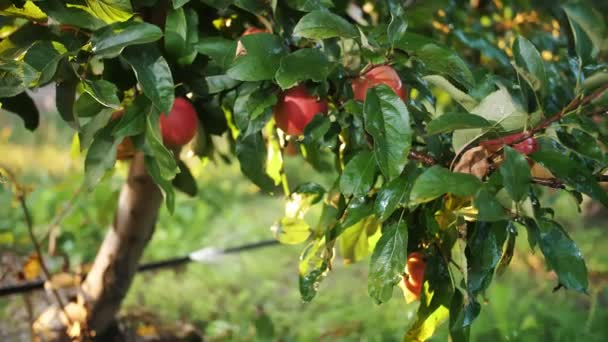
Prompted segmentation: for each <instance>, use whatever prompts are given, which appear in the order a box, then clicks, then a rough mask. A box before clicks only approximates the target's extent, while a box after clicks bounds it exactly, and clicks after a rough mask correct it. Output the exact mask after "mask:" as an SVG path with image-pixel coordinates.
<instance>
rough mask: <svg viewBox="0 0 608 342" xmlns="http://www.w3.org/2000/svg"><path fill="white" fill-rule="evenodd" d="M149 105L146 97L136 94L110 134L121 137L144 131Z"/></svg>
mask: <svg viewBox="0 0 608 342" xmlns="http://www.w3.org/2000/svg"><path fill="white" fill-rule="evenodd" d="M151 106H152V104H151V103H150V100H148V98H146V97H145V96H143V95H139V96H137V97H136V98H135V100H134V101H133V102H132V103H131V104H130V105H129V106H128V107H127V108H126V109H125V112H124V114H123V115H122V117H121V118H120V121H118V123H117V124H116V125H115V126H114V129H113V130H112V135H114V136H115V137H117V138H119V139H122V138H124V137H131V136H134V135H139V134H142V133H145V131H146V126H147V117H146V115H147V113H148V112H149V111H150V108H151ZM178 164H179V163H178ZM178 166H179V165H178Z"/></svg>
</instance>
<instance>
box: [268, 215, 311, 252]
mask: <svg viewBox="0 0 608 342" xmlns="http://www.w3.org/2000/svg"><path fill="white" fill-rule="evenodd" d="M271 230H272V232H273V234H274V237H275V238H276V239H277V240H279V241H280V242H281V243H285V244H290V245H294V244H298V243H302V242H304V241H306V239H308V237H309V236H310V234H311V233H312V230H311V229H310V226H309V225H308V223H306V221H304V220H303V219H299V218H292V217H284V218H282V219H281V221H279V222H278V223H275V224H274V225H273V226H272V228H271Z"/></svg>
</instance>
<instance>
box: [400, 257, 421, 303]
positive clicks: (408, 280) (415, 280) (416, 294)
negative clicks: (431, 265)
mask: <svg viewBox="0 0 608 342" xmlns="http://www.w3.org/2000/svg"><path fill="white" fill-rule="evenodd" d="M425 269H426V263H425V262H424V256H423V255H422V253H420V252H412V253H410V254H409V255H408V256H407V264H406V265H405V275H404V277H403V282H404V284H405V287H406V289H407V290H408V292H409V293H410V295H411V296H412V297H413V298H415V299H419V298H420V293H421V292H422V285H423V284H424V271H425Z"/></svg>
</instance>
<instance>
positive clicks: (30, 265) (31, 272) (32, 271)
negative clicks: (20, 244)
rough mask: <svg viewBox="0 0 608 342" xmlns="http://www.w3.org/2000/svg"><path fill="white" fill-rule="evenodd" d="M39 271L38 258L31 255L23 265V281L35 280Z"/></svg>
mask: <svg viewBox="0 0 608 342" xmlns="http://www.w3.org/2000/svg"><path fill="white" fill-rule="evenodd" d="M41 270H42V268H41V266H40V258H39V257H38V256H37V255H31V256H30V257H29V258H28V259H27V261H26V262H25V264H24V265H23V270H22V272H23V277H24V278H25V280H32V279H36V278H38V275H40V271H41Z"/></svg>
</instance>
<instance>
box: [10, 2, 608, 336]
mask: <svg viewBox="0 0 608 342" xmlns="http://www.w3.org/2000/svg"><path fill="white" fill-rule="evenodd" d="M401 3H402V2H398V1H393V0H388V1H379V2H365V1H341V0H335V1H331V0H316V1H310V0H308V1H299V0H289V1H270V2H265V1H252V0H235V1H216V0H201V1H188V0H185V1H184V0H181V1H178V0H173V1H164V0H133V1H125V0H99V1H88V0H87V1H78V0H74V1H69V2H67V3H65V2H60V1H57V0H44V1H43V0H41V1H11V2H9V1H0V23H1V25H2V29H1V30H0V37H1V39H2V40H1V41H0V69H1V70H2V73H0V103H2V108H3V109H6V110H9V111H12V112H15V113H17V114H18V115H20V116H21V117H22V118H23V119H24V122H25V125H26V127H28V128H30V129H34V128H35V127H36V126H37V123H38V115H37V112H36V110H35V107H34V106H33V103H32V100H31V99H30V97H29V95H28V94H27V92H25V90H26V89H30V88H36V87H40V86H43V85H46V84H49V83H55V84H56V86H57V96H56V100H57V109H58V112H59V114H60V115H61V117H62V118H63V119H64V120H65V121H66V122H67V123H68V124H69V125H71V126H72V127H73V128H74V129H75V130H76V131H77V142H78V143H79V146H80V149H81V150H83V151H85V150H86V151H87V152H86V161H85V171H86V177H85V179H86V184H87V186H91V187H92V186H94V185H95V184H96V183H97V182H98V181H99V180H100V179H101V177H102V176H103V175H104V173H105V172H107V171H108V170H110V169H111V168H112V167H113V166H114V164H115V161H116V147H117V145H118V144H119V143H120V142H121V141H122V139H124V138H125V137H131V139H132V140H133V141H134V144H135V146H136V148H137V149H138V150H140V151H143V152H144V154H145V161H146V167H147V169H148V171H149V172H150V174H151V175H152V176H153V178H154V179H155V180H156V182H157V183H158V185H159V186H160V187H161V188H162V189H163V192H164V194H165V198H166V202H167V206H168V208H169V209H170V210H171V209H172V208H173V206H174V187H178V188H180V189H183V190H185V191H186V192H190V193H191V192H192V189H191V188H192V187H193V186H194V185H193V183H194V182H192V180H191V176H189V172H188V169H187V168H186V167H185V165H184V164H183V163H181V162H176V156H175V155H174V153H175V151H171V150H169V149H167V148H166V147H165V146H164V145H163V143H162V139H161V138H160V133H159V125H158V120H159V116H160V115H162V114H161V113H168V112H169V110H170V108H171V106H172V103H173V100H174V98H175V97H178V96H188V97H189V98H190V99H191V100H192V102H193V103H194V104H195V106H196V109H197V111H198V114H199V119H200V122H201V125H200V127H199V133H198V136H197V138H196V140H195V142H194V143H193V145H192V149H193V151H194V152H195V153H196V154H197V155H199V156H203V157H211V158H212V157H214V156H217V155H221V156H222V157H224V158H225V159H229V157H228V156H226V155H225V153H224V152H220V151H219V150H218V149H217V148H216V146H214V141H216V140H215V139H211V136H216V137H217V138H218V139H224V140H226V141H228V142H229V146H230V147H231V149H230V151H231V152H232V153H233V154H234V155H235V156H236V159H238V161H239V163H240V166H241V170H242V172H243V174H244V175H245V176H247V177H248V178H250V179H251V180H252V181H253V182H254V183H255V184H256V185H258V186H259V187H260V188H261V189H262V190H264V191H269V192H274V191H276V190H277V188H280V186H282V187H283V189H284V190H286V191H285V192H286V193H288V194H289V196H288V198H287V203H286V213H285V216H284V217H283V218H282V219H280V221H279V222H278V223H277V225H276V226H275V227H274V231H275V234H276V236H277V238H278V239H279V240H280V241H282V242H284V243H303V242H306V243H307V245H306V247H305V249H304V251H303V253H302V256H301V261H300V267H299V272H300V289H301V293H302V298H303V299H304V300H312V299H313V297H314V296H315V295H316V292H317V289H318V286H319V283H320V282H321V280H322V279H323V278H324V277H325V276H326V275H327V273H328V272H329V271H330V270H331V267H332V262H333V260H334V254H335V250H336V247H339V248H338V249H339V251H340V252H341V254H342V256H343V258H344V260H345V262H348V263H350V262H357V261H360V260H362V259H364V258H366V257H368V256H370V255H371V258H370V272H369V280H368V281H369V294H370V296H371V297H373V298H374V299H375V300H376V301H377V302H378V303H382V302H385V301H387V300H389V299H390V298H391V296H392V293H393V287H394V286H395V285H396V284H397V283H399V282H400V281H401V279H402V274H403V270H404V265H405V262H406V257H407V255H408V253H410V252H413V251H423V253H424V255H425V256H426V263H427V268H426V274H425V284H424V287H423V294H422V297H421V304H420V308H419V312H418V317H417V320H416V322H415V323H414V325H413V326H412V328H411V329H410V331H409V332H408V334H407V339H412V340H418V339H426V338H428V337H430V336H431V335H432V334H433V331H434V329H435V327H436V326H437V325H438V324H439V323H440V322H442V321H444V320H446V319H447V317H448V316H449V324H450V331H451V334H452V336H453V338H454V339H458V340H460V339H466V338H467V336H468V332H469V329H470V325H471V324H472V322H473V320H474V319H475V317H476V316H477V315H478V314H479V312H480V304H479V302H478V297H479V296H481V295H483V293H484V291H485V289H486V288H487V287H488V286H489V285H490V283H491V281H492V278H493V276H494V274H495V273H500V272H502V270H504V268H505V267H506V266H508V264H509V262H510V259H511V256H512V253H513V248H514V245H515V241H516V236H517V232H518V230H520V229H526V230H527V234H528V240H529V244H530V247H531V248H532V249H535V248H536V246H538V247H539V248H540V250H541V251H542V253H543V254H544V255H545V258H546V261H547V265H548V266H549V267H550V268H551V269H553V270H554V271H555V272H556V273H557V275H558V277H559V286H561V287H565V288H568V289H573V290H577V291H583V292H584V291H586V289H587V286H588V282H587V270H586V267H585V263H584V261H583V259H582V256H581V254H580V252H579V250H578V248H577V247H576V245H575V244H574V242H573V241H572V240H571V239H570V238H569V236H568V234H567V232H566V231H565V230H564V229H563V228H562V227H561V226H560V225H559V224H558V223H557V222H555V221H554V220H553V218H552V216H553V212H552V210H551V209H550V208H546V207H544V206H543V204H542V203H541V201H540V200H539V196H540V193H541V191H542V187H541V185H539V184H537V183H540V184H544V185H547V184H549V185H552V186H554V187H559V188H563V189H565V191H568V192H569V193H571V194H572V195H573V196H574V197H575V198H576V199H577V200H579V202H580V199H581V194H586V195H589V196H590V197H592V198H594V199H596V200H598V201H600V202H602V203H603V204H605V205H608V195H607V194H606V192H605V191H604V190H603V189H602V188H601V186H600V185H599V183H598V181H597V178H598V177H601V176H602V175H603V172H604V170H605V169H606V155H605V151H604V148H603V146H604V144H605V143H606V142H607V141H608V140H607V139H608V126H607V125H606V123H605V121H604V119H603V118H602V117H601V114H602V113H605V108H606V104H607V102H608V93H607V92H606V91H605V90H606V84H607V83H608V68H607V65H606V64H604V63H603V62H602V61H603V60H604V59H603V57H604V56H605V51H606V49H607V48H608V43H607V42H606V40H605V37H606V36H607V35H606V33H607V32H606V26H605V22H604V18H603V16H602V15H601V14H600V12H599V11H598V10H596V9H594V8H593V7H591V6H589V5H588V4H586V3H581V2H572V3H567V4H563V5H562V6H555V5H551V6H548V8H543V7H542V6H546V5H544V4H541V5H536V6H541V7H533V5H532V4H531V2H527V1H504V2H488V1H482V2H481V4H477V6H474V5H473V3H478V2H470V3H469V2H468V1H457V0H452V1H443V2H442V1H437V2H435V1H433V2H432V4H415V5H411V4H410V5H408V6H407V7H404V5H403V4H401ZM431 18H432V20H431ZM251 26H257V27H264V28H265V30H266V31H267V32H268V33H260V34H255V35H248V36H244V37H241V36H240V35H241V33H242V32H243V31H244V29H245V28H247V27H251ZM526 37H527V38H526ZM239 45H241V46H240V47H239ZM239 49H241V50H242V51H240V52H238V53H237V51H238V50H239ZM456 51H459V52H460V54H459V53H456ZM379 64H390V65H391V66H392V67H394V68H395V69H396V70H397V72H398V73H399V75H400V77H401V79H402V81H403V83H404V84H405V85H406V87H407V88H408V89H409V91H410V98H409V100H407V101H406V102H404V101H403V100H402V99H400V98H399V97H398V96H397V95H395V94H394V93H393V91H392V90H391V89H390V88H389V87H387V86H385V85H379V86H377V87H374V88H372V89H370V90H369V91H368V93H367V95H366V99H365V102H364V103H361V102H358V101H355V100H353V93H352V89H351V82H352V80H353V79H354V78H356V77H358V76H359V74H360V73H361V72H364V71H365V70H368V69H369V67H370V66H372V65H379ZM297 84H305V86H306V87H307V88H308V89H309V90H310V92H311V93H312V94H314V95H315V96H318V97H320V98H324V99H327V100H328V102H329V105H330V110H329V113H327V115H318V116H316V117H315V118H314V119H313V121H312V122H310V123H309V124H308V126H307V127H306V129H305V131H304V134H303V136H301V137H293V136H291V137H290V136H285V134H283V133H282V132H280V130H277V129H276V128H275V127H274V122H273V120H272V108H273V106H274V105H275V104H276V103H277V101H278V99H280V93H281V91H283V90H285V89H289V88H291V87H293V86H295V85H297ZM598 89H599V90H598ZM442 99H443V100H442ZM120 108H125V109H126V110H125V114H124V115H123V116H122V118H121V119H120V120H111V116H112V113H113V112H114V111H116V110H117V109H120ZM506 137H507V138H506ZM527 139H533V140H528V141H531V144H532V145H534V146H535V147H534V148H532V149H528V150H525V149H521V148H518V147H517V146H518V145H517V144H518V143H522V142H524V141H526V140H527ZM287 144H293V145H295V146H296V147H297V148H298V149H299V151H300V153H301V155H302V156H303V157H304V159H305V160H306V161H307V162H309V163H310V164H311V165H312V166H313V167H314V168H315V169H316V170H318V171H319V172H336V173H337V174H338V176H337V178H336V180H335V182H334V184H333V186H332V187H331V188H329V189H325V188H323V187H322V186H321V185H319V184H314V183H305V184H300V185H298V186H297V187H296V188H295V190H293V191H290V190H289V186H288V185H287V181H286V179H287V178H286V177H285V175H284V170H283V153H284V147H285V146H287ZM484 144H485V145H484ZM489 146H491V147H492V148H489ZM511 146H512V147H511ZM536 146H538V148H537V147H536ZM538 169H540V170H541V173H542V174H543V175H544V176H545V178H543V179H542V180H539V179H538V177H539V171H538ZM455 170H458V171H460V172H456V171H455ZM472 170H476V171H472ZM547 175H548V176H547ZM312 206H320V207H321V215H320V218H319V221H318V222H317V223H316V224H314V225H310V224H309V223H308V221H307V217H306V214H307V212H308V211H309V209H310V208H311V207H312ZM336 245H338V246H336Z"/></svg>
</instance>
